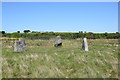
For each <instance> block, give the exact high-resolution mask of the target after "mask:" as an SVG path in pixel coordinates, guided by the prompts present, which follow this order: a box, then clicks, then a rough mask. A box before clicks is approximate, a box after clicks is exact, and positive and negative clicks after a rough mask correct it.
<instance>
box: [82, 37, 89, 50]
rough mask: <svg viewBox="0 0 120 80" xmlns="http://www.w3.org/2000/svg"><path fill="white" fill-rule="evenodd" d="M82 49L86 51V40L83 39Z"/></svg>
mask: <svg viewBox="0 0 120 80" xmlns="http://www.w3.org/2000/svg"><path fill="white" fill-rule="evenodd" d="M82 49H83V50H85V51H88V43H87V38H83V42H82Z"/></svg>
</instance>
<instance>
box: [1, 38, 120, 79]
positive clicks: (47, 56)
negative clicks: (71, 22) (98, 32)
mask: <svg viewBox="0 0 120 80" xmlns="http://www.w3.org/2000/svg"><path fill="white" fill-rule="evenodd" d="M26 42H27V48H28V51H26V52H22V53H14V52H13V41H12V40H8V41H3V44H2V50H3V52H2V56H3V58H2V62H3V63H2V66H3V68H2V74H3V78H28V77H29V78H117V77H118V41H117V40H115V39H111V40H108V39H97V40H88V44H89V51H88V52H85V51H83V50H82V49H81V45H82V43H81V42H82V41H81V40H63V46H62V47H57V48H56V47H54V46H53V41H52V40H50V41H49V40H27V41H26Z"/></svg>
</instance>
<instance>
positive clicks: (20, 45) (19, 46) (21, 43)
mask: <svg viewBox="0 0 120 80" xmlns="http://www.w3.org/2000/svg"><path fill="white" fill-rule="evenodd" d="M26 50H27V49H26V43H25V40H24V39H19V40H15V42H14V52H23V51H26Z"/></svg>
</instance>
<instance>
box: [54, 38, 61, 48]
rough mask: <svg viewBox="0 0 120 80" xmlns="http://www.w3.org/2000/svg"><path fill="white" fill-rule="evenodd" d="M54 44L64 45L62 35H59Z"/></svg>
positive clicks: (56, 45)
mask: <svg viewBox="0 0 120 80" xmlns="http://www.w3.org/2000/svg"><path fill="white" fill-rule="evenodd" d="M54 46H55V47H58V46H62V39H61V37H60V36H57V37H56V39H55V41H54Z"/></svg>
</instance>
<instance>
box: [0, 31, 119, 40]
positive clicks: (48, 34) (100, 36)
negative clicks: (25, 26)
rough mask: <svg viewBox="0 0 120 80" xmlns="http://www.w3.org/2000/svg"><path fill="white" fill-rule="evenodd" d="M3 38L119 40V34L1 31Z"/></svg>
mask: <svg viewBox="0 0 120 80" xmlns="http://www.w3.org/2000/svg"><path fill="white" fill-rule="evenodd" d="M0 33H1V34H2V37H9V38H13V37H14V38H28V39H51V38H54V37H56V36H61V38H62V39H77V38H83V37H86V38H88V39H119V37H120V34H119V32H116V33H107V32H105V33H92V32H83V31H79V32H74V33H73V32H37V31H32V32H31V31H30V30H24V33H20V31H17V32H14V33H6V32H5V31H0Z"/></svg>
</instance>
